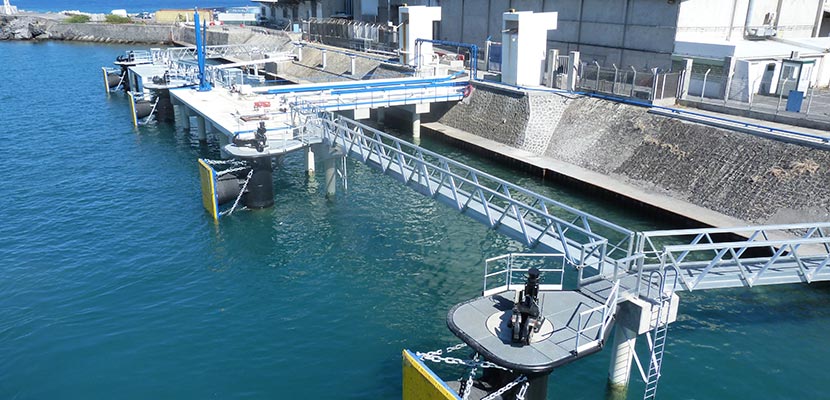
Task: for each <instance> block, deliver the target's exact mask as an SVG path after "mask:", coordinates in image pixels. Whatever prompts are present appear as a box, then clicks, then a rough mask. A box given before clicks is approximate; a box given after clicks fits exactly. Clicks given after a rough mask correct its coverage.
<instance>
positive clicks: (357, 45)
mask: <svg viewBox="0 0 830 400" xmlns="http://www.w3.org/2000/svg"><path fill="white" fill-rule="evenodd" d="M302 29H303V39H304V40H306V41H309V42H318V43H323V44H328V45H332V46H338V47H343V48H348V49H353V50H361V51H373V52H382V53H390V54H392V53H395V52H396V50H397V49H398V33H397V31H396V30H395V29H394V28H393V27H390V26H388V25H385V24H375V23H371V22H360V21H350V20H345V19H338V18H326V19H315V18H312V19H310V20H308V21H305V22H303V24H302Z"/></svg>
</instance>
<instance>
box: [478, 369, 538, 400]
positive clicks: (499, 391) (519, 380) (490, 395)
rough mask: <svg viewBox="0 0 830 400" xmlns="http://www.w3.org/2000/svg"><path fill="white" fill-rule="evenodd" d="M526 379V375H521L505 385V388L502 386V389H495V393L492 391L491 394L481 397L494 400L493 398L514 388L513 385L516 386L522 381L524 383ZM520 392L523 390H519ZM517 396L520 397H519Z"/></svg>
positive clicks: (485, 399) (482, 399) (483, 399)
mask: <svg viewBox="0 0 830 400" xmlns="http://www.w3.org/2000/svg"><path fill="white" fill-rule="evenodd" d="M525 381H527V377H526V376H524V375H519V377H517V378H516V379H514V380H513V382H510V383H508V384H506V385H504V387H503V388H501V389H499V390H496V391H495V392H493V393H490V394H489V395H487V396H486V397H482V398H481V400H493V399H495V398H497V397H500V396H501V395H503V394H504V393H506V392H507V391H508V390H510V389H513V387H514V386H516V385H518V384H520V383H522V382H525ZM519 392H521V391H519ZM521 394H522V396H524V393H521ZM517 398H518V397H517Z"/></svg>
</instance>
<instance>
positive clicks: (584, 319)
mask: <svg viewBox="0 0 830 400" xmlns="http://www.w3.org/2000/svg"><path fill="white" fill-rule="evenodd" d="M619 293H620V281H615V282H614V286H613V287H612V288H611V293H609V294H608V297H607V298H606V299H605V303H604V304H602V305H599V306H596V307H593V308H590V309H588V310H585V311H582V312H580V313H579V316H578V318H577V326H576V342H575V343H574V351H575V352H576V353H577V354H579V353H580V352H582V351H584V350H587V349H591V348H595V347H597V346H598V345H601V344H602V342H603V341H604V340H605V333H606V332H607V331H608V328H609V327H610V326H611V322H612V321H613V318H614V315H615V314H616V312H617V299H618V296H619ZM583 337H587V338H591V340H589V341H587V342H585V343H582V344H581V345H580V341H581V339H582V338H583Z"/></svg>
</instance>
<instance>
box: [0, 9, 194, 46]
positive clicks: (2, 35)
mask: <svg viewBox="0 0 830 400" xmlns="http://www.w3.org/2000/svg"><path fill="white" fill-rule="evenodd" d="M66 18H67V17H66V16H65V15H63V14H56V13H47V14H33V13H20V14H17V15H11V16H5V15H4V16H0V40H74V41H84V42H102V43H143V44H156V43H171V42H172V41H173V40H174V38H175V37H176V33H177V32H176V31H178V30H181V29H184V28H182V27H179V26H175V25H161V24H143V23H130V24H110V23H67V22H65V20H66Z"/></svg>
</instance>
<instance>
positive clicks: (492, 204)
mask: <svg viewBox="0 0 830 400" xmlns="http://www.w3.org/2000/svg"><path fill="white" fill-rule="evenodd" d="M305 115H306V116H307V117H308V118H307V120H306V121H307V122H306V129H308V130H311V131H313V132H315V133H314V134H315V135H319V136H321V137H322V138H323V141H324V142H326V143H329V144H331V145H332V146H338V147H340V148H341V150H342V151H343V153H344V154H346V155H348V156H350V157H353V158H355V159H357V160H360V161H362V162H364V163H366V164H367V165H370V166H372V167H375V168H378V169H380V170H381V171H382V172H383V173H385V174H386V175H389V176H391V177H393V178H395V179H397V180H399V181H401V182H403V183H404V184H406V185H408V186H410V187H412V188H413V189H415V190H416V191H418V192H419V193H421V194H423V195H426V196H429V197H432V198H434V199H436V200H438V201H440V202H442V203H445V204H448V205H450V206H451V207H453V208H455V209H456V210H458V211H459V212H461V213H462V214H465V215H468V216H470V217H472V218H473V219H475V220H477V221H479V222H482V223H484V224H485V225H487V226H488V227H490V228H492V229H494V230H497V231H499V232H501V233H504V234H506V235H507V236H510V237H512V238H514V239H516V240H519V241H520V242H522V243H524V244H525V245H527V246H528V247H531V248H537V249H540V250H542V251H552V252H557V253H562V254H564V255H565V256H566V258H567V259H568V261H569V262H570V263H571V264H572V265H575V266H579V267H580V268H586V267H590V268H594V269H596V270H605V269H607V268H608V267H613V266H614V263H615V262H614V258H615V257H619V258H623V257H626V256H627V255H628V254H630V252H631V251H632V249H633V244H634V242H633V239H634V234H633V232H632V231H630V230H628V229H625V228H623V227H620V226H618V225H616V224H613V223H611V222H608V221H605V220H603V219H600V218H597V217H595V216H593V215H590V214H588V213H585V212H582V211H579V210H577V209H575V208H573V207H570V206H568V205H566V204H563V203H560V202H558V201H555V200H552V199H550V198H547V197H545V196H542V195H540V194H537V193H534V192H531V191H529V190H527V189H524V188H522V187H519V186H516V185H514V184H512V183H509V182H506V181H504V180H501V179H499V178H497V177H495V176H492V175H490V174H487V173H485V172H481V171H479V170H476V169H474V168H472V167H469V166H466V165H464V164H461V163H458V162H456V161H453V160H451V159H449V158H446V157H443V156H441V155H439V154H436V153H433V152H431V151H429V150H426V149H423V148H421V147H418V146H415V145H413V144H410V143H407V142H404V141H401V140H399V139H397V138H395V137H393V136H391V135H388V134H386V133H383V132H381V131H378V130H376V129H373V128H371V127H369V126H366V125H364V124H361V123H359V122H356V121H354V120H351V119H348V118H344V117H338V116H335V115H334V114H332V113H328V112H313V111H312V112H307V113H305Z"/></svg>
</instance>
